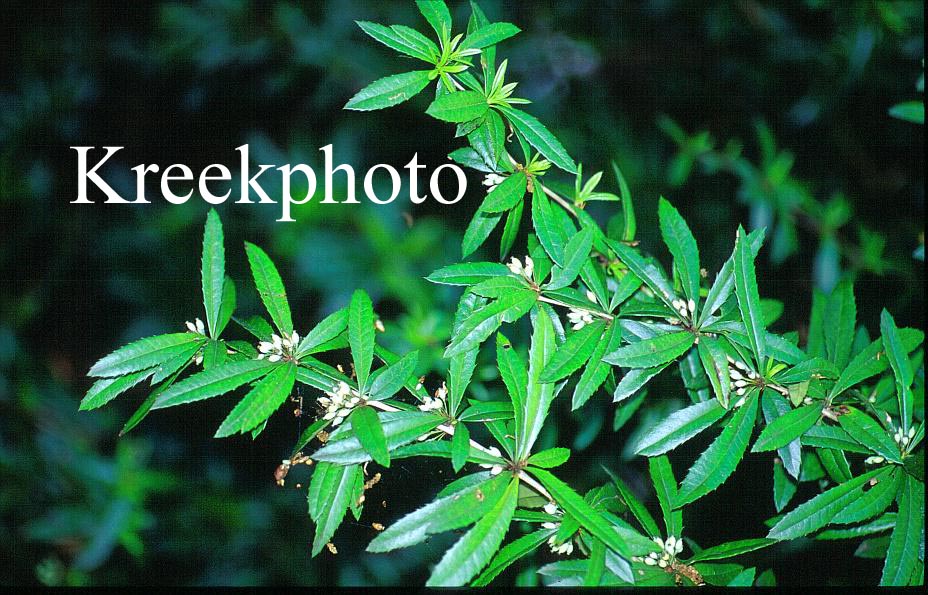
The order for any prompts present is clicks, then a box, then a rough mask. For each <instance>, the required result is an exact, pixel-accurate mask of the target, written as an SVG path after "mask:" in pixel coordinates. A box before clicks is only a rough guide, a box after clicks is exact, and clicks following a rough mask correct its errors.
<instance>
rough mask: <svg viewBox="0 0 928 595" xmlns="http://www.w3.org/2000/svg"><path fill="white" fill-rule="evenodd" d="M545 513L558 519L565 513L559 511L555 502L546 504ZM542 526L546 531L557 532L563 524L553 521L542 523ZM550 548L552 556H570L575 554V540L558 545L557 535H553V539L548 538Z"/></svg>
mask: <svg viewBox="0 0 928 595" xmlns="http://www.w3.org/2000/svg"><path fill="white" fill-rule="evenodd" d="M544 511H545V512H547V513H548V514H550V515H553V516H556V517H562V516H564V511H562V510H561V509H559V508H558V507H557V504H555V503H554V502H548V503H547V504H545V507H544ZM541 526H542V528H544V529H551V530H557V529H558V528H560V526H561V523H559V522H558V523H555V522H553V521H546V522H544V523H542V524H541ZM548 547H550V548H551V553H552V554H561V555H564V556H569V555H571V554H572V553H574V543H573V539H568V540H567V541H565V542H564V543H558V542H557V535H552V536H551V537H549V538H548Z"/></svg>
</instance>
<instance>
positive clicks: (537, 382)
mask: <svg viewBox="0 0 928 595" xmlns="http://www.w3.org/2000/svg"><path fill="white" fill-rule="evenodd" d="M533 327H534V330H533V333H532V344H531V348H530V349H529V361H528V384H527V385H526V390H525V402H524V404H523V406H522V407H516V404H515V402H513V411H514V413H515V424H516V427H515V438H516V451H517V457H518V458H519V459H523V458H525V457H527V456H528V455H529V453H531V452H532V446H534V444H535V440H536V439H537V438H538V434H539V432H541V427H542V426H543V425H544V422H545V418H547V416H548V409H549V408H550V406H551V401H552V400H554V396H555V392H554V385H553V384H552V383H548V382H542V380H541V373H542V371H543V370H544V369H545V366H547V365H548V363H549V362H550V361H551V358H552V356H553V355H554V350H555V335H554V325H553V324H552V322H551V318H550V317H549V316H548V312H547V310H545V309H542V308H539V309H537V310H536V315H535V317H534V320H533Z"/></svg>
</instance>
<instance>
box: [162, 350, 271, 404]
mask: <svg viewBox="0 0 928 595" xmlns="http://www.w3.org/2000/svg"><path fill="white" fill-rule="evenodd" d="M279 365H280V364H274V363H271V362H269V361H267V360H245V361H238V362H230V363H227V364H224V365H222V366H218V367H215V368H212V369H210V370H204V371H203V372H199V373H197V374H194V375H193V376H190V377H188V378H185V379H184V380H182V381H180V382H178V383H177V384H174V385H173V386H171V387H170V388H169V389H167V390H165V391H164V392H163V393H161V395H160V396H159V397H158V399H157V400H156V401H155V403H154V405H152V409H164V408H166V407H174V406H175V405H183V404H185V403H192V402H194V401H201V400H203V399H209V398H211V397H215V396H218V395H221V394H225V393H227V392H229V391H232V390H235V389H236V388H238V387H240V386H242V385H243V384H247V383H249V382H252V381H253V380H257V379H258V378H260V377H262V376H264V375H265V374H267V373H268V372H270V371H271V369H272V368H275V367H278V366H279Z"/></svg>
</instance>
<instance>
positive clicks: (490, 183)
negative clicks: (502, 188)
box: [483, 173, 506, 194]
mask: <svg viewBox="0 0 928 595" xmlns="http://www.w3.org/2000/svg"><path fill="white" fill-rule="evenodd" d="M505 179H506V178H504V177H503V176H501V175H499V174H492V173H491V174H487V175H486V176H484V178H483V185H484V186H486V187H487V194H489V193H491V192H493V191H494V190H496V187H497V186H499V185H500V184H502V183H503V180H505Z"/></svg>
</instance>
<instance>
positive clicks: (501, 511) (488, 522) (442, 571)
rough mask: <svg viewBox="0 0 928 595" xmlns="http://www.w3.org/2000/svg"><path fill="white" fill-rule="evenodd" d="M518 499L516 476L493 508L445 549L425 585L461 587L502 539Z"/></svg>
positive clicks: (488, 558) (491, 554)
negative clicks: (449, 547)
mask: <svg viewBox="0 0 928 595" xmlns="http://www.w3.org/2000/svg"><path fill="white" fill-rule="evenodd" d="M518 500H519V480H518V479H513V480H512V481H511V482H510V483H509V487H507V488H506V491H505V493H504V494H503V496H502V497H501V498H500V499H499V500H498V501H497V502H496V505H495V506H494V507H493V509H492V510H490V511H489V512H488V513H487V514H486V515H485V516H484V517H483V518H482V519H480V521H478V522H477V524H476V525H474V527H473V528H472V529H471V530H470V531H468V532H467V533H465V534H464V536H463V537H461V539H459V540H458V541H457V543H455V544H454V545H453V546H452V547H451V549H449V550H448V551H447V552H445V555H444V556H442V559H441V561H439V562H438V565H437V566H436V567H435V569H434V570H433V571H432V575H431V576H430V577H429V580H428V581H427V582H426V586H427V587H456V586H461V585H464V584H466V583H467V581H469V580H470V579H472V578H473V577H474V576H475V575H476V574H477V573H478V572H480V570H481V569H482V568H483V567H484V566H486V565H487V563H488V562H489V561H490V559H491V558H492V557H493V555H494V554H495V553H496V552H497V550H498V549H499V546H500V544H501V543H502V542H503V538H504V537H505V536H506V532H507V531H508V530H509V523H510V522H511V521H512V515H513V513H514V512H515V510H516V503H517V502H518Z"/></svg>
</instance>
